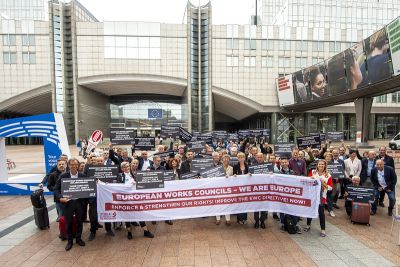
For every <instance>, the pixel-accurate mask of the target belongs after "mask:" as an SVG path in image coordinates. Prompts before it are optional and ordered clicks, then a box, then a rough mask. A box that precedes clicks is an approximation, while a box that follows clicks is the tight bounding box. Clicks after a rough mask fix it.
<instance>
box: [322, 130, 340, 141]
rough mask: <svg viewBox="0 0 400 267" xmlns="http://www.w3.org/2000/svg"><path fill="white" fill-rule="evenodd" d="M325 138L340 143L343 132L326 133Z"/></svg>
mask: <svg viewBox="0 0 400 267" xmlns="http://www.w3.org/2000/svg"><path fill="white" fill-rule="evenodd" d="M326 138H327V139H328V140H331V141H332V142H341V141H343V139H344V133H343V132H327V133H326Z"/></svg>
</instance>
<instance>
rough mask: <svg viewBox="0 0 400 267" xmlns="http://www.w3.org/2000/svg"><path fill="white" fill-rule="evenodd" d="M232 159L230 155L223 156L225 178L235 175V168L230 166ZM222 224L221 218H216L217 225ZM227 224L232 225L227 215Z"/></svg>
mask: <svg viewBox="0 0 400 267" xmlns="http://www.w3.org/2000/svg"><path fill="white" fill-rule="evenodd" d="M229 161H230V157H229V155H228V154H225V155H223V156H222V167H224V172H225V175H226V176H225V177H226V178H228V177H229V176H232V175H233V168H232V166H231V165H229ZM220 223H221V216H220V215H217V216H216V221H215V224H216V225H219V224H220ZM225 224H226V225H227V226H229V225H231V215H229V214H225Z"/></svg>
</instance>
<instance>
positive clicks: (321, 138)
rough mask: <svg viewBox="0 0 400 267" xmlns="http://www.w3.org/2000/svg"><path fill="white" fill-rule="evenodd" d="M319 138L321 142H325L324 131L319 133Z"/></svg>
mask: <svg viewBox="0 0 400 267" xmlns="http://www.w3.org/2000/svg"><path fill="white" fill-rule="evenodd" d="M319 140H320V141H321V144H322V143H325V141H326V133H320V134H319Z"/></svg>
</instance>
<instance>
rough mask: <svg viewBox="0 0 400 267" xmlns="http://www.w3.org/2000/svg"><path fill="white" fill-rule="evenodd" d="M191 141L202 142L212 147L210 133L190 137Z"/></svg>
mask: <svg viewBox="0 0 400 267" xmlns="http://www.w3.org/2000/svg"><path fill="white" fill-rule="evenodd" d="M191 141H204V142H205V143H206V144H208V145H212V143H213V137H212V135H211V133H205V134H200V135H196V136H193V137H192V140H191Z"/></svg>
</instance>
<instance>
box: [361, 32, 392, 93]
mask: <svg viewBox="0 0 400 267" xmlns="http://www.w3.org/2000/svg"><path fill="white" fill-rule="evenodd" d="M364 49H365V54H366V58H367V60H366V61H365V62H364V63H363V64H361V65H360V69H361V74H362V76H363V80H362V82H361V87H363V86H365V85H367V84H370V83H376V82H379V81H382V80H385V79H389V78H390V77H392V63H391V60H390V52H389V39H388V38H387V36H386V30H385V28H383V29H381V30H379V31H377V32H375V33H374V34H373V35H371V36H370V37H368V38H367V39H365V40H364Z"/></svg>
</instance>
